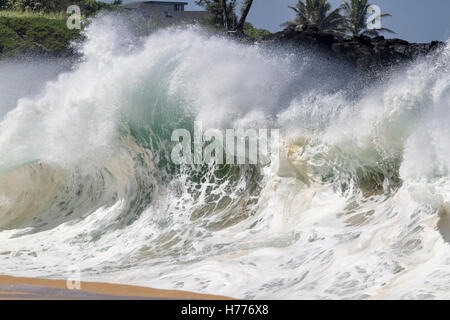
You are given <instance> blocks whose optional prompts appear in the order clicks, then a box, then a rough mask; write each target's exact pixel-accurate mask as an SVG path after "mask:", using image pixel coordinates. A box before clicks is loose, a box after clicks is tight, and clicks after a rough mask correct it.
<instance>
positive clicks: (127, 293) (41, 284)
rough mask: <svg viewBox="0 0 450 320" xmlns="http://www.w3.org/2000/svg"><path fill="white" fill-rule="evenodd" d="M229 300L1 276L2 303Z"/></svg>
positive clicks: (218, 297) (170, 292)
mask: <svg viewBox="0 0 450 320" xmlns="http://www.w3.org/2000/svg"><path fill="white" fill-rule="evenodd" d="M23 299H26V300H52V299H57V300H67V299H68V300H71V299H74V300H134V299H139V300H160V299H161V300H165V299H176V300H229V299H230V298H228V297H222V296H214V295H203V294H197V293H192V292H185V291H177V290H158V289H152V288H147V287H138V286H130V285H121V284H110V283H96V282H81V288H80V290H69V289H67V283H66V281H65V280H48V279H34V278H16V277H11V276H0V300H23Z"/></svg>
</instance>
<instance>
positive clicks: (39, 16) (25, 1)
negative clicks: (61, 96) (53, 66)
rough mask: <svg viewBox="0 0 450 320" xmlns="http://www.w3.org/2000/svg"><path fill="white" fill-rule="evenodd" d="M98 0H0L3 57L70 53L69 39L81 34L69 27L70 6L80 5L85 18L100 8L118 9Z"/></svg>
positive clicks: (0, 31) (1, 51)
mask: <svg viewBox="0 0 450 320" xmlns="http://www.w3.org/2000/svg"><path fill="white" fill-rule="evenodd" d="M120 3H121V1H115V2H114V3H112V4H109V3H105V2H102V1H95V0H0V57H9V56H16V55H21V54H30V53H31V54H33V53H39V54H48V55H53V56H66V55H70V54H71V50H70V46H69V44H70V42H71V41H73V40H75V39H78V38H80V37H81V35H80V31H79V30H69V29H68V28H67V24H66V22H67V18H68V15H67V14H66V10H67V8H68V7H69V6H70V5H72V4H77V5H79V6H80V8H81V12H82V13H83V17H89V16H93V15H95V14H97V13H98V12H99V11H101V10H105V9H106V10H112V9H116V8H117V7H118V5H119V4H120Z"/></svg>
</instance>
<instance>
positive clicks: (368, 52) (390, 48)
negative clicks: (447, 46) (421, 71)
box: [263, 26, 444, 71]
mask: <svg viewBox="0 0 450 320" xmlns="http://www.w3.org/2000/svg"><path fill="white" fill-rule="evenodd" d="M263 41H264V43H267V44H275V45H280V46H304V47H305V46H306V47H312V48H315V49H320V50H321V51H322V52H325V53H328V54H331V55H332V56H333V57H335V58H337V59H339V60H344V61H346V62H347V63H348V64H350V65H352V66H354V67H355V68H356V69H357V70H358V71H365V70H368V69H372V68H375V69H384V68H386V67H389V66H393V65H398V64H400V63H403V62H408V61H411V60H413V59H415V58H417V57H419V56H424V55H427V54H429V53H430V52H432V51H434V50H436V49H437V48H439V47H440V46H443V45H444V43H442V42H439V41H433V42H430V43H421V44H417V43H409V42H407V41H404V40H401V39H385V38H384V37H376V38H370V37H366V36H358V37H347V38H343V37H338V36H336V35H334V34H331V33H326V32H321V31H319V30H318V29H317V28H315V27H307V26H303V27H302V28H300V29H298V30H295V29H293V28H289V29H285V30H284V31H281V32H278V33H274V34H271V35H269V36H267V37H265V38H264V40H263Z"/></svg>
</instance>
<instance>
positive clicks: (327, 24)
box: [284, 0, 344, 33]
mask: <svg viewBox="0 0 450 320" xmlns="http://www.w3.org/2000/svg"><path fill="white" fill-rule="evenodd" d="M289 8H291V9H292V10H294V11H295V13H296V17H295V21H288V22H286V23H285V24H284V25H287V26H295V27H297V26H302V25H310V26H315V27H317V28H318V29H319V30H323V31H329V32H337V33H342V32H344V29H343V25H344V18H343V17H342V16H341V14H340V13H339V11H340V9H336V10H333V11H331V12H330V10H331V5H330V4H329V3H328V1H327V0H306V1H298V3H297V5H296V6H295V7H289Z"/></svg>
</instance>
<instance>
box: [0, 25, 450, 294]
mask: <svg viewBox="0 0 450 320" xmlns="http://www.w3.org/2000/svg"><path fill="white" fill-rule="evenodd" d="M86 37H87V39H86V41H85V42H84V43H82V44H80V45H79V50H80V52H81V53H82V55H83V58H82V59H81V60H80V61H79V62H78V63H77V64H76V65H75V66H73V68H71V69H70V70H67V69H64V70H63V69H61V68H60V65H59V64H55V65H53V67H43V66H42V63H41V64H39V63H37V62H36V63H33V62H29V63H30V64H29V65H28V67H27V66H24V65H23V64H21V63H14V62H9V63H5V64H0V74H1V76H0V90H1V91H0V93H1V96H2V97H3V99H1V100H0V110H1V115H0V116H1V122H0V151H1V152H0V273H1V274H9V275H15V276H28V277H46V278H56V279H65V278H67V277H68V276H70V272H71V270H73V269H77V270H79V271H80V272H81V277H82V280H84V281H108V282H115V283H126V284H136V285H141V286H151V287H155V288H167V289H181V290H188V291H195V292H202V293H213V294H220V295H227V296H231V297H236V298H249V299H305V298H308V299H325V298H327V299H344V298H354V299H393V298H400V299H411V298H425V299H436V298H450V246H449V241H450V177H449V168H450V132H449V130H450V129H449V128H450V110H449V107H450V45H447V46H446V47H444V48H442V49H440V50H439V51H438V52H436V53H435V54H433V55H430V56H429V57H426V58H423V59H420V60H418V61H416V62H414V63H412V64H410V65H407V66H404V67H402V68H399V69H398V70H397V71H396V72H393V73H390V74H388V75H386V76H385V77H384V78H383V81H377V82H370V81H366V82H364V83H363V84H361V83H359V82H358V81H352V74H351V73H350V72H349V71H348V70H346V68H345V66H342V65H334V64H333V62H330V61H329V60H327V59H326V58H323V57H320V56H317V54H314V53H313V52H310V51H308V50H306V49H305V50H300V51H299V52H295V53H294V52H290V51H289V50H283V49H269V48H265V47H264V46H261V45H258V44H255V45H243V44H239V43H237V42H234V41H232V40H230V39H225V38H222V37H219V36H214V35H210V34H208V33H207V32H205V31H203V30H201V29H200V28H197V27H187V28H182V29H166V30H161V31H158V32H155V33H153V34H152V35H150V36H147V37H136V36H132V35H131V33H130V32H128V31H127V27H126V25H125V24H124V23H120V21H118V20H117V19H116V18H114V17H113V18H111V17H102V18H99V19H97V20H94V21H93V22H92V24H91V25H90V26H89V28H88V29H87V31H86ZM20 75H22V76H20ZM8 79H13V80H11V81H10V80H8ZM14 79H15V80H14ZM18 79H21V80H18ZM14 81H15V82H14ZM13 84H17V85H13ZM18 87H20V88H21V90H18ZM194 121H202V123H203V126H204V127H205V128H222V129H225V128H268V129H279V130H280V134H281V150H280V156H279V157H278V158H277V157H275V158H273V159H272V161H271V162H270V163H269V164H268V165H265V166H258V165H221V166H218V165H217V166H215V165H204V166H195V167H191V166H176V165H174V164H173V163H172V162H171V161H170V150H171V147H172V146H173V142H171V133H172V132H173V130H175V129H177V128H186V129H188V130H191V131H192V127H193V123H194Z"/></svg>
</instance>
